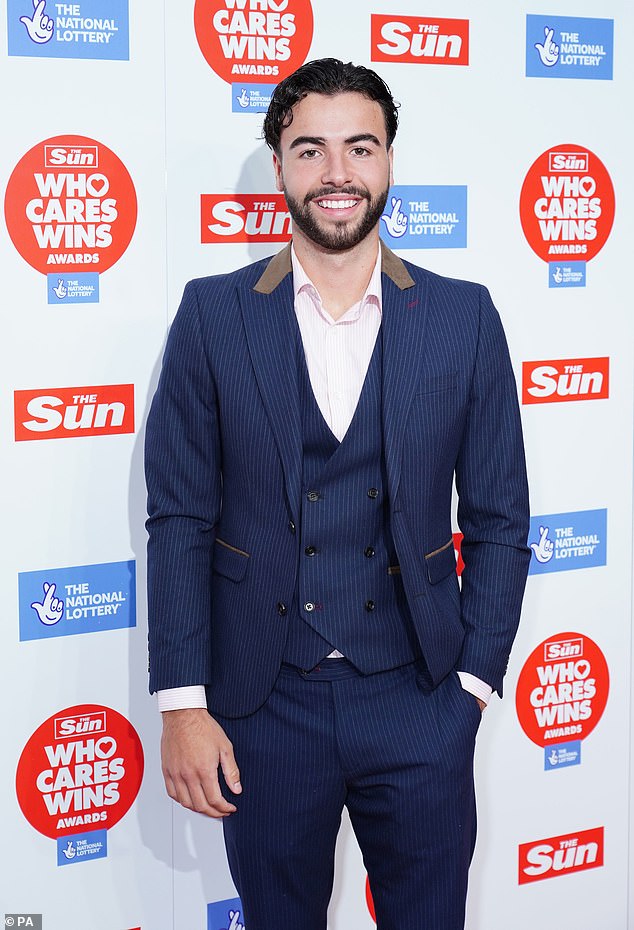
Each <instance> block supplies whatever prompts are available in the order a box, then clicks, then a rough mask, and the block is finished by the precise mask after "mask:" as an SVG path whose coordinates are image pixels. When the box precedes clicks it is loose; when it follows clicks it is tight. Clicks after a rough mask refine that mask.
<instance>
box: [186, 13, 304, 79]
mask: <svg viewBox="0 0 634 930" xmlns="http://www.w3.org/2000/svg"><path fill="white" fill-rule="evenodd" d="M194 28H195V30H196V38H197V39H198V45H199V46H200V50H201V52H202V53H203V55H204V56H205V59H206V61H207V64H208V65H209V66H210V67H211V68H213V70H214V71H215V72H216V74H217V75H219V77H221V78H222V79H223V81H227V82H228V83H229V84H232V83H239V82H240V81H245V82H247V83H251V84H277V83H278V82H279V81H281V80H282V79H283V78H285V77H287V76H288V75H289V74H292V72H293V71H296V70H297V68H299V66H300V65H303V64H304V62H305V61H306V56H307V55H308V50H309V49H310V43H311V42H312V40H313V11H312V7H311V5H310V0H244V2H240V3H237V2H236V0H196V3H195V5H194Z"/></svg>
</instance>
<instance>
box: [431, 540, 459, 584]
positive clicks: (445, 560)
mask: <svg viewBox="0 0 634 930" xmlns="http://www.w3.org/2000/svg"><path fill="white" fill-rule="evenodd" d="M425 568H426V569H427V577H428V578H429V581H430V583H431V584H437V583H438V582H439V581H442V580H443V578H446V577H447V576H448V575H450V574H451V573H452V572H455V570H456V555H455V552H454V548H453V538H452V539H450V540H449V541H448V542H446V543H445V544H444V545H443V546H440V547H439V548H438V549H434V550H433V552H428V553H427V555H426V556H425Z"/></svg>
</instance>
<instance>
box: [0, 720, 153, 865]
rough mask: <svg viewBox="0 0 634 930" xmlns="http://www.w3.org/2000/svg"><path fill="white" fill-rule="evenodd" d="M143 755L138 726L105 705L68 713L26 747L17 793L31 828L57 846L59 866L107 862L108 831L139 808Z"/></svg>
mask: <svg viewBox="0 0 634 930" xmlns="http://www.w3.org/2000/svg"><path fill="white" fill-rule="evenodd" d="M142 778H143V749H142V747H141V740H140V739H139V736H138V733H137V732H136V730H135V729H134V727H133V726H132V724H131V723H130V722H129V721H128V720H127V719H126V718H125V717H124V716H123V715H122V714H120V713H118V712H117V711H116V710H113V709H112V708H110V707H104V706H102V705H99V704H82V705H77V706H75V707H67V708H65V709H64V710H61V711H59V713H57V714H54V715H53V716H52V717H49V718H48V720H45V721H44V723H43V724H41V726H39V727H38V728H37V730H36V731H35V733H33V735H32V736H31V737H30V739H29V740H28V741H27V743H26V745H25V747H24V749H23V750H22V754H21V756H20V759H19V762H18V767H17V771H16V778H15V783H16V793H17V798H18V803H19V805H20V809H21V810H22V813H23V814H24V816H25V817H26V819H27V820H28V822H29V823H30V824H31V826H32V827H33V828H34V829H35V830H37V831H38V832H39V833H42V834H43V835H44V836H49V837H51V838H53V839H56V840H57V851H58V865H66V864H67V863H70V862H75V861H86V860H87V859H91V858H103V857H104V856H105V855H107V835H106V831H107V830H109V829H111V828H112V827H114V826H115V824H117V823H118V822H119V821H120V820H121V819H122V817H124V816H125V814H126V813H127V812H128V810H129V809H130V807H131V806H132V804H133V803H134V801H135V799H136V796H137V794H138V793H139V788H140V787H141V781H142Z"/></svg>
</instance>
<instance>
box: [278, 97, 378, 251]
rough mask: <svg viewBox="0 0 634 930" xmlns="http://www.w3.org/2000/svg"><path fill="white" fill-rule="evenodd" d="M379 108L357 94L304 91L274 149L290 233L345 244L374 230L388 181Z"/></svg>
mask: <svg viewBox="0 0 634 930" xmlns="http://www.w3.org/2000/svg"><path fill="white" fill-rule="evenodd" d="M386 141H387V136H386V131H385V120H384V117H383V110H382V109H381V107H380V105H379V104H378V103H376V102H375V101H374V100H368V99H367V97H364V96H363V95H362V94H357V93H343V94H337V95H336V96H334V97H327V96H325V95H323V94H308V96H307V97H305V98H304V99H303V100H300V102H299V103H298V104H296V105H295V106H294V107H293V122H292V123H291V125H290V126H288V127H287V128H286V129H283V130H282V133H281V138H280V152H279V154H275V155H274V156H273V164H274V167H275V180H276V184H277V189H278V190H279V191H284V195H285V197H286V203H287V205H288V209H289V212H290V214H291V217H292V218H293V224H294V233H295V236H296V237H297V236H301V235H303V236H304V237H305V238H307V239H310V240H311V242H313V243H315V244H316V245H317V246H319V247H321V248H322V249H327V250H328V251H335V252H339V251H344V250H347V249H351V248H353V247H354V246H355V245H358V243H359V242H361V241H362V240H363V239H365V238H366V236H367V235H368V234H369V233H370V232H372V230H374V229H375V228H376V227H377V225H378V222H379V219H380V217H381V214H382V213H383V210H384V207H385V202H386V200H387V195H388V190H389V187H390V184H391V183H392V149H391V148H390V150H389V152H388V150H387V148H386Z"/></svg>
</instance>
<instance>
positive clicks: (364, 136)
mask: <svg viewBox="0 0 634 930" xmlns="http://www.w3.org/2000/svg"><path fill="white" fill-rule="evenodd" d="M355 142H372V143H373V144H374V145H376V146H378V147H380V145H381V143H380V142H379V140H378V139H377V137H376V136H375V135H374V133H372V132H359V133H357V135H356V136H349V138H347V139H346V145H354V144H355Z"/></svg>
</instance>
